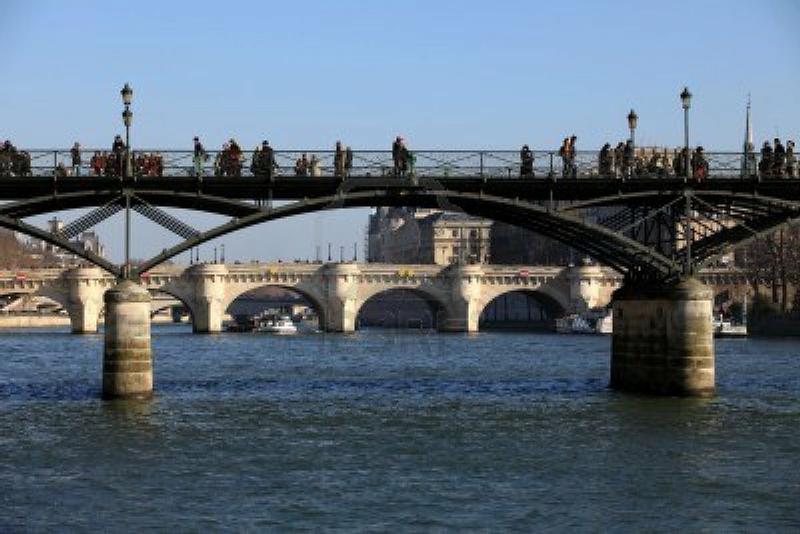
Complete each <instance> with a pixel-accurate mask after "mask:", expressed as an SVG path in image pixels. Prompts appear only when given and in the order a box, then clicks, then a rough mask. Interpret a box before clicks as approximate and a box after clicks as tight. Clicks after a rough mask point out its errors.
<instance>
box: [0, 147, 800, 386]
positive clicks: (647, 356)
mask: <svg viewBox="0 0 800 534" xmlns="http://www.w3.org/2000/svg"><path fill="white" fill-rule="evenodd" d="M26 152H29V155H30V156H31V165H30V169H29V170H28V169H27V167H26V166H24V165H23V166H19V165H18V166H16V167H15V169H16V170H17V171H19V170H20V169H23V171H24V172H17V173H15V172H14V171H13V170H12V172H10V173H9V172H5V171H4V172H0V202H3V203H2V204H0V227H5V228H8V229H11V230H14V231H17V232H20V233H23V234H27V235H29V236H32V237H35V238H38V239H41V240H43V241H45V242H48V243H51V244H53V245H56V246H58V247H61V248H62V249H65V250H67V251H70V252H72V253H74V254H76V255H77V256H79V257H81V258H84V259H86V260H87V261H88V262H91V263H93V264H95V265H97V266H98V267H100V268H101V269H103V270H105V271H106V272H108V273H111V276H108V277H104V278H102V281H99V280H100V277H98V276H97V274H96V272H93V274H81V273H80V272H76V273H73V274H72V275H71V276H72V280H71V281H69V282H62V283H67V284H73V286H75V287H76V288H82V289H81V290H76V291H75V292H72V293H70V295H71V296H70V301H69V302H70V305H71V306H72V309H70V315H71V316H73V317H76V319H74V322H73V325H76V326H75V329H76V330H78V331H81V330H90V329H92V328H96V324H95V323H96V317H97V316H98V313H99V310H98V307H99V306H100V305H101V304H100V303H101V300H100V296H99V295H101V294H102V291H103V290H104V289H105V288H106V287H108V285H110V284H111V283H113V281H114V280H115V279H120V278H123V279H125V280H124V281H123V282H121V283H120V284H119V285H118V286H116V289H114V290H112V291H109V292H108V293H107V294H106V300H107V302H108V303H109V306H110V307H111V308H113V309H111V310H110V313H107V315H106V323H107V324H109V322H111V323H112V326H113V328H110V329H107V332H109V331H110V332H112V334H113V335H111V336H107V346H106V356H107V358H106V364H107V365H105V364H104V365H105V367H104V368H107V372H106V375H107V376H108V384H109V388H108V394H109V395H110V396H125V395H128V394H133V392H134V391H142V392H147V391H151V390H152V373H151V369H152V365H151V364H152V362H151V360H150V349H149V347H150V344H149V343H150V332H149V321H148V320H146V318H147V317H149V304H146V303H147V302H149V299H150V297H149V296H148V293H147V291H144V290H143V287H142V284H144V286H145V287H147V288H151V286H153V285H155V284H159V289H160V290H162V291H165V292H171V294H173V295H174V296H175V297H176V298H178V299H179V300H181V301H183V302H184V303H185V304H186V306H187V307H188V308H189V309H190V310H191V312H192V316H193V322H194V325H195V330H196V331H201V332H211V331H217V330H218V329H219V328H220V325H221V316H222V313H223V312H224V310H225V306H227V305H228V304H229V303H230V301H231V300H232V299H233V298H235V295H236V294H237V291H239V290H241V291H246V290H247V288H249V287H255V286H256V285H258V284H261V285H267V284H269V283H274V284H275V285H285V286H288V287H292V288H294V289H295V290H297V291H299V292H301V293H303V294H304V295H305V296H306V297H307V298H308V299H309V300H310V301H311V302H312V303H313V304H314V306H315V307H317V309H318V311H319V313H320V316H321V317H322V318H323V326H324V328H325V329H326V330H330V331H341V332H347V331H351V330H352V329H353V328H354V323H355V318H356V316H357V314H358V310H359V309H360V306H361V305H363V303H364V302H365V301H366V299H368V298H369V297H370V296H371V295H372V294H377V293H379V292H380V291H385V290H389V289H394V288H401V289H407V290H410V291H414V292H417V293H418V294H420V295H422V296H423V297H425V298H426V299H428V300H429V301H430V302H432V303H434V305H435V307H436V309H437V310H438V312H437V313H438V315H439V316H440V319H441V320H440V321H439V324H440V325H442V328H443V329H445V330H460V331H474V330H476V329H477V327H478V318H479V317H480V313H481V310H482V309H483V307H484V306H485V305H486V303H487V302H488V299H491V298H493V295H497V294H501V293H502V292H503V291H510V290H520V289H521V290H529V291H533V292H535V293H537V294H540V295H546V298H551V299H552V300H553V301H554V302H561V303H563V304H564V306H563V307H564V308H565V309H569V306H572V305H573V304H574V303H575V302H577V301H576V300H574V298H573V297H574V295H575V294H576V290H575V288H576V287H577V288H578V290H577V294H581V291H580V287H581V286H580V284H578V286H575V285H574V284H572V285H569V287H568V288H564V287H562V288H561V289H559V285H560V284H566V283H567V282H565V281H564V280H565V279H564V277H561V278H559V276H554V277H552V278H548V276H546V275H545V274H542V276H538V273H537V275H536V276H519V274H520V273H519V272H517V273H516V275H515V273H514V272H513V271H509V272H505V273H503V272H497V273H495V272H492V269H494V267H485V266H457V267H451V268H449V269H446V270H442V271H441V272H439V273H426V271H425V269H426V268H425V267H417V266H408V267H406V268H404V269H396V270H393V269H395V268H393V267H390V268H388V271H385V272H384V273H379V272H370V269H372V268H373V267H363V268H362V266H360V265H356V264H336V265H325V266H316V267H307V268H308V269H312V271H313V272H301V271H302V269H300V268H296V267H291V268H295V269H296V271H295V272H289V271H284V270H283V269H291V268H290V267H285V266H274V267H272V269H273V271H270V270H267V271H263V272H261V271H260V274H259V273H256V272H253V273H240V272H238V269H239V267H236V266H234V267H230V266H218V265H209V266H198V267H196V268H194V269H190V270H189V271H187V272H186V273H182V274H180V275H175V276H158V274H157V273H158V271H157V268H160V267H159V266H161V265H162V264H164V263H165V262H167V261H168V260H170V259H171V258H174V257H175V256H177V255H178V254H181V253H184V252H186V251H188V250H190V249H191V248H193V247H196V246H198V245H201V244H203V243H206V242H208V241H211V240H213V239H217V238H220V237H222V236H224V235H227V234H229V233H232V232H236V231H238V230H241V229H244V228H248V227H252V226H255V225H259V224H262V223H266V222H269V221H274V220H278V219H281V218H286V217H292V216H296V215H302V214H307V213H312V212H317V211H323V210H337V209H343V208H355V207H376V206H406V207H419V208H435V209H440V210H444V211H449V212H463V213H466V214H469V215H474V216H478V217H484V218H487V219H491V220H494V221H500V222H506V223H509V224H512V225H516V226H520V227H524V228H527V229H530V230H532V231H534V232H537V233H539V234H541V235H543V236H545V237H549V238H552V239H555V240H557V241H560V242H563V243H566V244H567V245H569V246H571V247H572V248H574V249H575V250H577V251H578V252H580V253H582V254H585V255H586V256H588V257H590V258H591V259H593V260H594V261H596V262H597V263H598V264H600V265H603V266H604V267H607V268H610V269H613V272H614V273H615V275H614V276H615V277H616V280H617V282H616V283H617V285H618V284H619V283H621V282H622V281H623V280H624V284H623V286H622V287H621V288H620V289H619V290H618V291H616V292H615V293H614V297H613V306H614V325H615V327H614V336H613V342H612V348H611V353H612V358H611V360H612V362H611V385H612V386H613V387H616V388H619V389H626V390H634V391H644V392H649V393H657V394H681V395H684V394H685V395H710V394H712V393H713V391H714V343H713V336H712V331H711V322H712V321H711V314H712V299H713V292H712V291H711V289H710V288H709V287H708V286H706V285H704V284H703V280H702V278H701V277H698V273H702V272H703V269H704V268H707V267H709V266H710V265H713V264H714V263H715V261H716V259H717V258H719V257H720V256H722V255H724V254H726V253H727V252H729V250H730V249H731V248H733V247H735V246H737V245H740V244H743V243H746V242H747V241H749V240H751V239H754V238H756V237H758V236H760V235H763V234H766V233H769V232H773V231H775V230H777V229H778V228H780V227H781V226H782V225H785V224H788V223H790V222H792V221H794V220H797V219H798V218H800V180H798V179H796V178H795V176H796V168H795V167H794V166H792V167H791V168H790V167H789V165H788V162H786V161H784V162H781V165H780V166H779V168H775V167H774V165H773V166H771V167H770V166H768V165H761V163H763V162H760V161H758V156H757V155H755V154H752V153H738V154H737V153H727V154H726V153H716V152H713V151H710V152H708V153H706V155H705V160H704V161H702V162H701V164H700V165H699V166H698V168H699V169H700V170H701V171H702V172H695V170H691V171H690V172H685V171H684V172H681V171H680V167H681V166H680V165H674V166H670V165H669V164H664V163H661V164H658V163H657V162H653V161H649V162H648V164H647V165H639V164H638V163H636V162H634V163H633V164H631V162H628V163H627V164H623V168H622V172H620V169H619V167H618V166H616V165H611V166H609V165H608V162H607V161H605V162H600V161H599V155H598V153H596V152H595V153H588V154H587V153H576V154H575V157H574V158H572V157H570V158H568V159H567V158H563V159H562V158H556V157H555V156H554V153H552V152H550V153H548V154H549V155H548V156H546V157H545V156H544V155H543V154H536V153H535V154H534V156H535V159H536V161H535V162H534V165H533V173H532V174H529V173H527V172H526V173H525V174H524V175H521V174H522V173H520V172H519V171H518V170H517V169H518V165H517V163H515V162H519V159H518V156H519V154H518V153H517V152H496V153H495V152H491V151H420V152H416V153H415V155H416V160H415V163H414V165H413V166H409V167H408V168H407V169H406V170H404V171H402V172H396V171H395V169H394V167H393V166H390V165H389V164H388V162H389V161H391V159H390V154H389V153H388V152H380V151H378V153H370V151H366V152H364V153H359V152H354V154H353V166H352V167H351V168H350V169H347V170H346V171H345V172H340V171H339V170H338V169H337V170H336V172H334V173H331V172H330V167H329V166H328V165H327V164H322V165H321V166H320V168H321V169H322V170H321V171H320V172H319V173H316V174H317V175H314V176H293V175H292V174H291V173H288V172H286V170H285V168H284V169H279V170H278V172H277V173H276V174H274V175H271V174H270V173H267V174H266V175H265V174H263V173H259V172H256V173H255V174H254V175H253V176H249V175H247V172H246V169H245V167H246V158H247V156H245V161H241V162H240V163H241V165H237V166H235V167H234V168H233V170H232V171H231V169H230V168H226V169H225V172H222V170H223V169H222V168H219V169H209V168H206V169H203V171H204V172H202V173H198V174H196V175H191V174H190V173H189V172H187V168H188V165H186V164H183V163H179V162H177V161H176V162H175V164H173V163H172V158H173V156H174V157H175V158H178V159H179V158H184V159H186V158H189V157H190V154H191V153H190V152H185V153H183V155H181V154H172V155H169V154H171V153H170V152H169V151H164V150H161V151H158V152H161V153H162V158H163V159H164V165H163V167H164V170H163V175H153V173H151V172H149V173H146V174H145V173H142V172H139V171H137V170H134V172H133V173H132V174H126V175H125V176H114V175H113V173H111V174H109V173H104V175H102V176H90V177H87V176H85V174H84V175H83V176H77V172H76V175H73V176H70V175H69V173H68V172H66V170H65V169H64V168H63V167H59V165H58V164H59V163H60V161H59V160H60V158H62V156H64V155H65V154H67V153H68V151H54V152H47V151H44V153H45V154H50V155H51V156H52V157H53V161H52V163H43V164H39V163H36V164H34V163H35V162H38V161H40V160H41V159H42V158H43V157H44V156H41V155H37V154H36V151H26ZM149 152H153V150H150V151H149ZM303 152H308V153H310V152H313V151H295V152H294V154H293V155H289V154H286V155H285V156H286V157H288V159H289V160H290V161H291V159H292V157H294V155H298V156H300V155H301V154H302V153H303ZM167 155H169V157H167ZM34 156H35V157H34ZM277 156H278V158H279V159H280V157H283V156H281V154H277ZM321 156H322V154H321V155H320V158H319V159H322V158H321ZM665 156H669V154H665ZM668 159H669V158H666V160H668ZM666 160H665V161H666ZM498 162H500V163H498ZM601 163H602V165H601ZM649 163H653V164H652V165H650V164H649ZM279 164H280V163H279ZM792 164H793V162H792ZM543 165H544V168H543ZM324 169H328V171H325V170H324ZM757 169H758V171H757ZM762 169H764V170H763V171H762ZM768 169H772V170H768ZM85 170H86V169H80V168H79V169H76V171H80V172H83V171H85ZM156 174H158V173H156ZM170 208H183V209H190V210H195V211H202V212H206V213H214V214H217V215H222V216H224V217H226V218H227V219H226V221H225V222H223V223H221V224H219V225H218V226H216V227H213V228H210V229H205V230H201V229H197V228H194V227H193V226H192V225H191V224H189V223H188V222H187V221H185V220H181V219H180V218H178V217H177V216H174V215H172V214H171V213H169V212H167V211H165V210H166V209H170ZM73 209H84V210H89V211H88V212H85V213H83V214H80V215H79V216H77V217H76V218H75V219H74V220H72V221H70V222H69V223H68V224H67V225H66V226H65V227H64V228H63V229H60V230H59V231H57V232H55V233H51V232H49V231H46V230H43V229H41V228H39V227H37V226H35V225H34V224H32V223H31V222H29V221H27V220H26V219H28V218H30V217H33V216H36V215H43V214H47V213H52V212H55V211H65V210H73ZM120 211H124V213H125V214H126V221H129V220H130V212H131V211H136V212H138V213H139V214H140V215H142V216H144V217H146V218H148V219H150V220H151V221H153V222H155V223H157V224H159V225H161V226H162V227H163V228H165V229H166V230H168V231H170V232H172V233H173V234H175V235H176V236H178V237H179V238H180V240H179V242H178V243H177V244H175V245H174V246H172V247H170V248H168V249H166V250H162V251H160V252H157V253H155V254H154V255H153V256H152V257H150V258H148V259H146V260H144V261H143V262H142V263H140V264H138V265H136V266H134V265H132V264H131V263H130V262H129V260H128V259H126V261H125V263H124V264H123V265H115V264H113V263H111V262H109V261H108V260H105V259H104V258H101V257H99V256H97V255H95V254H93V253H91V252H87V251H85V250H83V249H82V248H81V247H80V246H78V245H76V243H75V242H73V239H74V238H75V237H77V236H78V235H79V234H80V233H81V232H83V231H86V230H88V229H89V228H92V227H93V226H95V225H96V224H98V223H100V222H101V221H104V220H105V219H107V218H109V217H111V216H113V215H114V214H116V213H118V212H120ZM126 227H127V228H129V226H128V225H126ZM134 238H135V236H134ZM125 243H126V250H127V249H128V245H129V243H130V239H129V237H128V233H127V232H126V238H125ZM376 268H377V267H376ZM498 268H500V267H498ZM314 269H316V270H314ZM500 269H502V268H500ZM526 270H527V269H526ZM401 271H403V272H401ZM531 272H534V273H536V271H534V270H531ZM567 278H568V277H567ZM576 279H577V280H580V279H581V278H580V276H578V277H577V278H576ZM92 280H95V281H96V282H92ZM548 280H549V281H548ZM103 284H107V285H106V286H103ZM98 286H100V287H98ZM601 287H603V286H601ZM606 287H608V288H609V291H608V298H611V297H610V293H611V288H612V285H611V284H609V285H607V286H606ZM543 298H545V297H543ZM589 300H590V299H589ZM589 300H587V301H586V302H585V303H584V305H586V304H588V302H589ZM597 302H600V301H599V300H598V301H597ZM68 309H69V308H68ZM133 310H135V312H134V311H133ZM131 314H134V315H135V316H136V317H137V319H136V321H134V322H131V321H128V320H127V319H128V318H129V317H130V316H131ZM109 319H111V321H109ZM133 341H135V343H134V345H135V346H133V347H132V346H131V343H133ZM137 347H141V348H137ZM145 347H146V348H145ZM128 357H130V358H133V360H132V362H133V363H131V362H128V361H127V360H126V358H128ZM139 368H141V369H150V371H141V372H140V371H129V369H139ZM148 373H150V374H148ZM106 375H104V376H106ZM128 381H130V384H134V385H135V387H133V386H132V387H131V388H128V387H127V386H125V387H122V386H119V384H124V383H127V382H128ZM137 381H138V382H137ZM118 386H119V387H118ZM104 390H105V386H104Z"/></svg>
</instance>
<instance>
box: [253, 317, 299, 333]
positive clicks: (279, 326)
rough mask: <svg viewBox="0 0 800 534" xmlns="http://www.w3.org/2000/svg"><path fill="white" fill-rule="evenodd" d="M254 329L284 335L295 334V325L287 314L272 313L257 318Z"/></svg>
mask: <svg viewBox="0 0 800 534" xmlns="http://www.w3.org/2000/svg"><path fill="white" fill-rule="evenodd" d="M255 331H256V332H263V333H266V334H277V335H282V336H285V335H292V334H296V333H297V327H296V326H295V324H294V322H292V318H291V317H289V316H288V315H280V316H279V315H272V316H267V317H263V318H259V320H258V321H256V328H255Z"/></svg>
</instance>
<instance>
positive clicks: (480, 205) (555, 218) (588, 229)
mask: <svg viewBox="0 0 800 534" xmlns="http://www.w3.org/2000/svg"><path fill="white" fill-rule="evenodd" d="M376 205H380V206H417V207H429V208H440V209H444V210H446V211H462V212H464V213H467V214H470V215H475V216H479V217H486V218H490V219H492V220H497V221H503V222H508V223H510V224H515V225H519V226H523V227H526V228H529V229H531V230H534V231H536V232H539V233H541V234H542V235H545V236H547V237H552V238H553V239H557V240H559V241H562V242H565V243H568V244H569V245H570V246H573V247H574V248H576V249H578V250H580V251H582V252H584V253H586V254H589V255H591V256H593V257H595V258H597V259H598V260H600V261H601V262H602V263H604V264H606V265H608V266H610V267H614V268H615V269H617V270H619V271H621V272H632V271H636V272H641V273H644V274H646V273H650V274H652V275H656V276H659V275H660V276H667V275H669V274H671V273H674V272H675V271H676V270H678V268H679V266H678V265H676V264H675V263H674V262H673V261H672V260H670V259H669V258H666V257H664V256H662V255H660V254H658V253H655V252H653V251H652V250H649V249H648V248H647V247H644V246H642V245H641V244H640V243H638V242H636V241H635V240H631V239H628V238H626V237H624V236H621V235H619V234H615V233H614V232H612V231H610V230H607V229H605V228H602V227H600V226H597V225H593V224H591V223H587V222H584V221H581V220H580V219H578V218H575V217H572V216H570V215H568V214H562V213H559V212H556V211H552V210H548V209H547V208H545V207H542V206H537V205H535V204H532V203H529V202H524V201H520V200H516V199H507V198H501V197H493V196H488V195H479V194H472V193H462V194H454V193H452V192H450V193H447V192H443V191H422V192H420V191H417V192H414V193H407V194H403V195H397V194H395V193H393V192H389V191H385V190H376V191H359V192H354V193H348V192H342V193H341V194H339V195H334V196H326V197H322V198H317V199H308V200H301V201H297V202H295V203H293V204H289V205H286V206H281V207H277V208H274V209H270V208H265V209H260V210H258V211H257V212H255V213H253V214H251V215H248V216H245V217H242V218H238V219H233V220H232V221H230V222H228V223H225V224H222V225H220V226H218V227H216V228H214V229H211V230H209V231H207V232H203V233H201V234H200V235H198V236H197V237H195V238H192V239H188V240H186V241H184V242H183V243H180V244H178V245H176V246H174V247H172V248H170V249H168V250H166V251H164V252H163V253H162V254H159V255H158V256H156V257H154V258H152V259H150V260H148V261H147V262H145V263H144V264H142V265H141V266H140V267H139V269H138V270H137V272H138V273H142V272H145V271H147V270H149V269H151V268H153V267H155V266H156V265H158V264H160V263H163V262H164V261H166V260H168V259H170V258H172V257H174V256H176V255H178V254H180V253H182V252H185V251H186V250H189V249H190V248H192V247H195V246H197V245H200V244H202V243H204V242H206V241H209V240H212V239H215V238H217V237H221V236H223V235H226V234H228V233H231V232H235V231H237V230H240V229H243V228H247V227H250V226H254V225H257V224H260V223H263V222H267V221H273V220H278V219H282V218H286V217H291V216H294V215H301V214H305V213H311V212H316V211H322V210H330V209H339V208H350V207H369V206H376Z"/></svg>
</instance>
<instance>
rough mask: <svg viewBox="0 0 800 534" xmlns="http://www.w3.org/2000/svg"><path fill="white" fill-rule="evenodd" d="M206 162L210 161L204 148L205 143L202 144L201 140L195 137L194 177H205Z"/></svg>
mask: <svg viewBox="0 0 800 534" xmlns="http://www.w3.org/2000/svg"><path fill="white" fill-rule="evenodd" d="M206 161H208V154H207V153H206V149H205V148H204V147H203V143H201V142H200V138H199V137H197V136H195V138H194V155H193V156H192V162H193V163H194V175H195V176H196V177H197V178H202V177H203V165H204V164H205V162H206Z"/></svg>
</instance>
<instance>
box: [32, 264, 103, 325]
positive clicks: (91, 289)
mask: <svg viewBox="0 0 800 534" xmlns="http://www.w3.org/2000/svg"><path fill="white" fill-rule="evenodd" d="M106 289H107V283H106V278H105V276H104V275H103V272H102V271H101V270H100V269H99V268H97V267H79V268H76V269H70V270H69V271H67V272H66V273H64V278H63V282H62V287H61V291H60V293H61V294H60V295H59V296H56V297H55V300H57V301H59V302H62V303H63V305H64V308H65V309H66V310H67V313H69V320H70V324H71V326H72V332H73V333H74V334H96V333H97V323H98V321H99V319H100V312H101V311H102V309H103V294H104V293H105V292H106ZM44 294H45V295H47V293H46V292H45V293H44Z"/></svg>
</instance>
